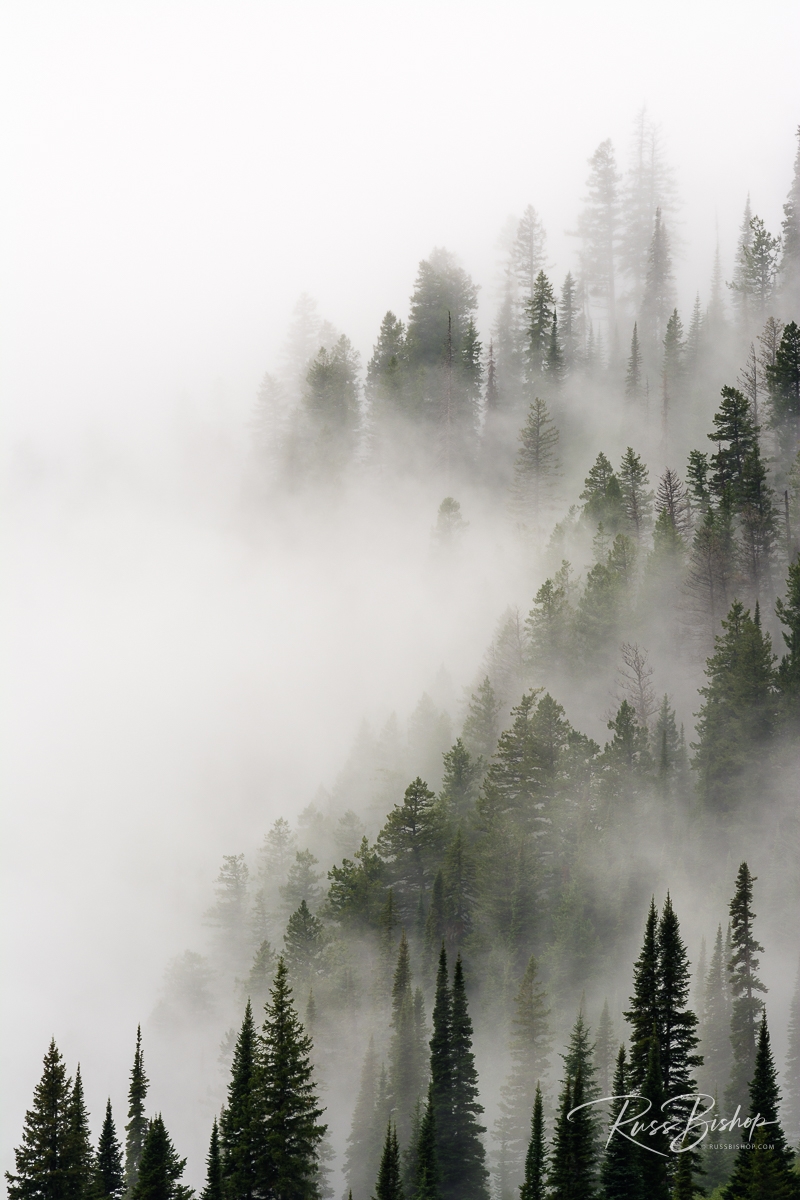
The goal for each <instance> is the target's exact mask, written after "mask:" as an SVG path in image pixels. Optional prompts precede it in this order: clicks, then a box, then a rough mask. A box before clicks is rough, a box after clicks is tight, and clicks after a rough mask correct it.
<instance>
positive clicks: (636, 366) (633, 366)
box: [625, 321, 644, 405]
mask: <svg viewBox="0 0 800 1200" xmlns="http://www.w3.org/2000/svg"><path fill="white" fill-rule="evenodd" d="M643 384H644V380H643V378H642V352H641V349H640V348H639V329H638V326H637V323H636V321H634V323H633V334H632V335H631V352H630V355H629V357H628V367H627V370H626V372H625V396H626V398H627V399H628V400H629V401H630V402H631V404H637V405H638V404H639V403H641V400H642V396H643V391H644V389H643Z"/></svg>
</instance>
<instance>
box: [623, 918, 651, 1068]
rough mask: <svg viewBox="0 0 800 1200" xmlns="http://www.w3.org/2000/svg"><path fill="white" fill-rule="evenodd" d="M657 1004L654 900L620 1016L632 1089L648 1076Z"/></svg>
mask: <svg viewBox="0 0 800 1200" xmlns="http://www.w3.org/2000/svg"><path fill="white" fill-rule="evenodd" d="M658 1001H659V962H658V910H657V909H656V902H655V898H653V899H652V900H651V901H650V908H649V910H648V913H647V921H646V922H645V927H644V941H643V944H642V949H641V952H640V954H639V957H638V959H637V960H636V963H635V965H634V968H633V995H632V996H631V1000H630V1003H631V1007H630V1008H629V1009H628V1010H627V1011H626V1012H624V1013H623V1016H624V1017H625V1019H626V1021H628V1023H629V1024H630V1026H631V1052H630V1065H629V1068H628V1077H629V1080H630V1085H631V1086H632V1087H633V1088H634V1089H638V1088H640V1087H641V1086H642V1084H643V1083H644V1078H645V1075H646V1073H647V1063H648V1057H649V1054H650V1041H651V1039H652V1036H653V1030H654V1029H658V1023H659V1009H658Z"/></svg>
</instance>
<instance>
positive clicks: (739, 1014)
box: [725, 862, 767, 1110]
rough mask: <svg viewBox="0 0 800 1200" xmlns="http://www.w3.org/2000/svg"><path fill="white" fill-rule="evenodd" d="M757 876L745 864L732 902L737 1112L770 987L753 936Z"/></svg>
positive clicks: (733, 1101) (732, 1099)
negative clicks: (761, 971) (764, 979)
mask: <svg viewBox="0 0 800 1200" xmlns="http://www.w3.org/2000/svg"><path fill="white" fill-rule="evenodd" d="M755 880H756V877H755V876H753V875H751V874H750V868H749V867H748V865H747V863H746V862H743V863H742V864H741V866H740V867H739V870H738V872H737V874H736V889H735V891H734V894H733V899H732V900H731V903H730V910H729V911H730V914H731V957H730V959H729V961H728V975H729V978H730V990H731V997H732V1007H731V1047H732V1049H733V1068H732V1071H731V1079H730V1084H729V1086H728V1089H727V1091H726V1093H725V1102H726V1104H727V1105H728V1106H729V1107H730V1108H731V1110H733V1109H734V1108H735V1107H736V1105H737V1104H741V1105H742V1107H744V1105H745V1097H746V1093H747V1087H748V1084H749V1082H750V1079H751V1078H752V1076H753V1071H754V1069H755V1061H756V1038H757V1030H758V1020H759V1017H760V1015H761V1013H762V1011H763V1008H764V1001H763V1000H761V999H760V998H759V996H760V994H763V993H765V992H766V990H767V989H766V988H765V987H764V984H763V983H762V982H761V980H760V979H759V978H758V968H759V958H758V955H759V954H763V952H764V947H763V946H762V945H761V944H760V943H759V942H757V941H756V938H755V934H754V933H753V922H754V921H755V916H756V914H755V913H754V912H753V907H752V905H753V884H754V883H755Z"/></svg>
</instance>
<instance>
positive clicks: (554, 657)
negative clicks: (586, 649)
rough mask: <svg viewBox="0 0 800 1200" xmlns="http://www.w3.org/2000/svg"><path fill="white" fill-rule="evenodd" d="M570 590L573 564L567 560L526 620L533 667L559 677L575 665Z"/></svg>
mask: <svg viewBox="0 0 800 1200" xmlns="http://www.w3.org/2000/svg"><path fill="white" fill-rule="evenodd" d="M570 591H571V584H570V565H569V563H568V562H566V560H565V561H564V562H562V564H561V567H560V568H559V570H558V571H557V572H556V573H555V575H554V576H553V577H552V578H551V579H546V580H545V581H544V583H543V584H542V586H541V587H540V588H539V590H538V592H537V593H536V595H535V597H534V600H533V608H532V609H531V611H530V613H529V614H528V617H527V619H526V621H525V628H526V630H527V632H528V636H529V651H528V653H529V657H530V661H531V665H532V666H533V668H534V670H536V671H537V672H541V673H542V674H543V675H547V676H552V677H555V676H557V675H558V674H559V673H560V672H562V671H564V670H566V669H567V667H568V666H569V665H570V662H571V654H572V632H573V619H574V613H573V610H572V606H571V604H570Z"/></svg>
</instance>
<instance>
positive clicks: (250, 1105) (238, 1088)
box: [219, 999, 260, 1200]
mask: <svg viewBox="0 0 800 1200" xmlns="http://www.w3.org/2000/svg"><path fill="white" fill-rule="evenodd" d="M258 1069H259V1053H258V1039H257V1034H256V1026H255V1022H254V1021H253V1011H252V1008H251V1005H250V1000H249V999H248V1001H247V1004H246V1005H245V1010H244V1017H243V1019H242V1026H241V1029H240V1030H239V1035H238V1037H237V1039H236V1045H235V1047H234V1051H233V1061H232V1063H231V1077H230V1081H229V1083H228V1093H227V1097H226V1101H225V1107H224V1108H223V1110H222V1113H221V1115H220V1121H219V1140H220V1147H221V1154H222V1187H223V1191H224V1193H225V1196H226V1197H227V1200H253V1197H254V1196H255V1195H256V1190H257V1180H258V1159H259V1154H260V1148H259V1142H260V1129H259V1114H258V1102H257V1096H256V1090H255V1089H256V1078H257V1073H258Z"/></svg>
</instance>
